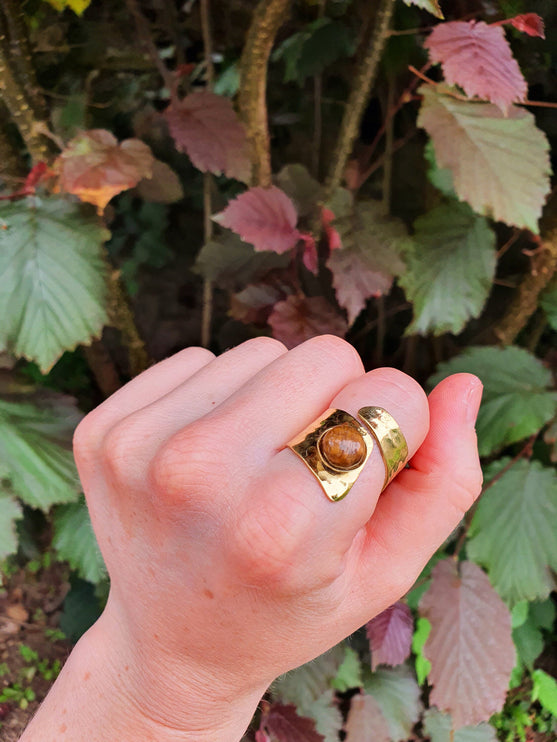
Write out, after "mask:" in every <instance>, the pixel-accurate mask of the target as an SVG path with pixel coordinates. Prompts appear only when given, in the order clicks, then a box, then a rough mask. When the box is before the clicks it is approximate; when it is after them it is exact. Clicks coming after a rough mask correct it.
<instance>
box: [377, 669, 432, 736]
mask: <svg viewBox="0 0 557 742" xmlns="http://www.w3.org/2000/svg"><path fill="white" fill-rule="evenodd" d="M364 688H365V690H366V692H367V693H369V694H370V695H371V696H373V697H374V698H375V700H376V701H377V703H378V704H379V707H380V709H381V713H382V714H383V716H384V717H385V719H386V720H387V723H388V724H389V731H390V733H391V738H392V740H393V742H399V740H406V739H408V737H409V736H410V734H411V731H412V727H413V726H414V724H415V723H416V722H417V720H418V718H419V716H420V711H421V708H422V704H421V701H420V688H419V686H418V684H417V683H416V679H415V678H414V675H413V673H412V671H411V670H410V669H409V668H408V667H407V666H406V665H399V666H398V667H392V668H391V667H389V668H387V667H381V668H379V669H378V670H376V671H375V672H374V673H370V674H369V675H368V676H367V678H364Z"/></svg>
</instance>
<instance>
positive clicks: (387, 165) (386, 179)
mask: <svg viewBox="0 0 557 742" xmlns="http://www.w3.org/2000/svg"><path fill="white" fill-rule="evenodd" d="M393 99H394V82H393V79H392V76H391V75H389V76H388V79H387V111H389V112H391V111H392V110H393V108H394V100H393ZM393 145H394V115H393V114H392V113H391V115H390V116H389V120H388V122H386V125H385V154H384V165H383V207H384V209H385V213H386V214H390V213H391V188H392V175H393V152H394V149H393Z"/></svg>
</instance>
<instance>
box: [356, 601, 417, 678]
mask: <svg viewBox="0 0 557 742" xmlns="http://www.w3.org/2000/svg"><path fill="white" fill-rule="evenodd" d="M413 630H414V621H413V619H412V613H411V611H410V608H408V606H407V605H406V604H405V603H401V602H398V603H395V604H394V605H391V606H389V608H387V609H386V610H384V611H383V612H382V613H380V614H379V615H378V616H375V618H372V619H371V621H369V622H368V624H367V625H366V633H367V638H368V639H369V646H370V649H371V669H372V670H375V669H376V667H377V666H378V665H393V666H394V665H401V664H402V663H403V662H404V660H405V659H407V657H409V656H410V649H411V647H412V632H413Z"/></svg>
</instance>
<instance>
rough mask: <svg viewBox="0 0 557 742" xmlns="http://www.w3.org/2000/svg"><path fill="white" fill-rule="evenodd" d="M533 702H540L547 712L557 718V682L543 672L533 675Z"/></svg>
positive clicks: (535, 672)
mask: <svg viewBox="0 0 557 742" xmlns="http://www.w3.org/2000/svg"><path fill="white" fill-rule="evenodd" d="M532 681H533V683H534V687H533V688H532V701H539V702H540V703H541V705H542V706H543V707H544V709H545V710H546V711H549V713H550V714H553V716H557V681H556V680H555V678H552V677H551V675H548V674H547V673H546V672H544V671H543V670H534V672H533V673H532Z"/></svg>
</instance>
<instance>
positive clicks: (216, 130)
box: [164, 90, 251, 182]
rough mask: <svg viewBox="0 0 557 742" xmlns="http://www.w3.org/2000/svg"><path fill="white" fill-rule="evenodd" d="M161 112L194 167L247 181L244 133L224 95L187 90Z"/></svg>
mask: <svg viewBox="0 0 557 742" xmlns="http://www.w3.org/2000/svg"><path fill="white" fill-rule="evenodd" d="M164 115H165V117H166V120H167V122H168V128H169V130H170V134H171V135H172V138H173V139H174V142H175V143H176V148H177V149H178V150H180V151H181V152H186V153H187V154H188V156H189V158H190V160H191V161H192V163H193V164H194V165H195V167H196V168H198V169H199V170H201V171H202V172H204V173H207V172H209V173H214V174H215V175H221V174H223V173H224V175H226V176H227V177H229V178H235V179H236V180H241V181H243V182H247V181H248V180H249V177H250V171H251V164H250V159H249V150H248V141H247V137H246V132H245V129H244V127H243V125H242V123H241V122H240V120H239V119H238V117H237V116H236V112H235V111H234V108H233V107H232V103H231V102H230V100H229V99H228V98H225V97H224V96H222V95H216V94H215V93H211V92H209V91H207V90H203V91H198V92H194V93H190V95H187V96H186V97H185V98H184V99H183V100H177V99H175V100H174V101H172V103H171V104H170V106H169V107H168V108H167V109H166V111H165V112H164Z"/></svg>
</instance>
